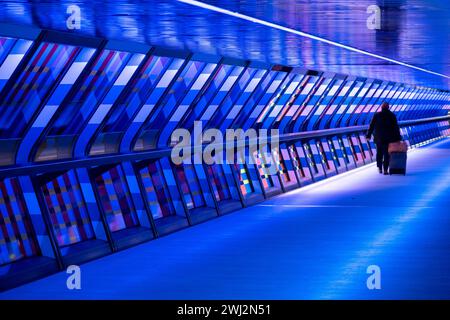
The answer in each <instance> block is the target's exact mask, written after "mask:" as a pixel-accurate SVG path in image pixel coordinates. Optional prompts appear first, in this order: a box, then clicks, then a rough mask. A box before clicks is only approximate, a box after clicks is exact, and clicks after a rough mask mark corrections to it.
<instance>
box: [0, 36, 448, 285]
mask: <svg viewBox="0 0 450 320" xmlns="http://www.w3.org/2000/svg"><path fill="white" fill-rule="evenodd" d="M382 101H388V102H389V103H390V105H391V110H392V111H393V112H394V113H395V114H396V115H397V117H398V119H399V121H400V124H401V133H402V136H403V139H404V140H405V141H407V143H408V144H409V146H410V147H411V148H413V147H417V146H421V145H423V144H426V143H429V142H431V141H435V140H437V139H441V138H443V137H445V136H448V135H449V134H450V125H449V121H448V119H445V116H447V115H448V114H449V108H450V93H449V92H447V91H441V90H435V89H431V88H424V87H415V86H411V85H407V84H402V83H395V82H387V81H381V80H377V79H367V78H359V77H355V76H347V75H342V74H333V73H328V72H322V71H316V70H307V69H302V68H292V67H288V66H280V65H269V64H265V63H259V62H254V61H241V60H236V59H229V58H226V57H221V56H210V55H203V54H198V53H191V52H186V51H173V50H168V49H165V48H160V47H150V46H146V45H141V44H136V43H124V42H117V41H108V40H106V39H98V38H85V37H79V36H74V35H72V34H64V33H58V32H53V31H33V32H32V31H30V29H23V30H22V29H20V28H16V29H7V30H6V29H5V30H0V193H1V194H0V213H1V214H0V280H1V281H0V289H6V288H9V287H13V286H17V285H19V284H21V283H24V282H27V281H31V280H33V279H36V278H39V277H42V276H45V275H48V274H51V273H53V272H56V271H58V270H62V269H63V268H65V267H67V266H68V265H71V264H80V263H83V262H86V261H89V260H92V259H95V258H98V257H101V256H104V255H107V254H110V253H112V252H115V251H118V250H122V249H125V248H127V247H130V246H133V245H136V244H139V243H142V242H145V241H149V240H151V239H154V238H157V237H160V236H163V235H166V234H168V233H171V232H174V231H176V230H180V229H182V228H185V227H188V226H190V225H194V224H196V223H200V222H203V221H206V220H208V219H211V218H214V217H217V216H220V215H223V214H226V213H229V212H232V211H234V210H237V209H239V208H242V207H245V206H249V205H253V204H255V203H258V202H260V201H263V200H264V199H267V198H270V197H272V196H276V195H277V194H280V193H283V192H287V191H289V190H293V189H296V188H301V187H303V186H306V185H308V184H310V183H313V182H316V181H320V180H323V179H326V178H328V177H331V176H334V175H337V174H339V173H342V172H346V171H348V170H351V169H353V168H356V167H360V166H363V165H366V164H369V163H371V162H373V161H374V154H375V153H374V150H375V146H374V144H373V142H372V141H367V140H366V138H365V132H366V130H367V125H368V124H369V122H370V119H371V118H372V116H373V114H374V113H375V112H377V111H378V109H379V106H380V104H381V102H382ZM416 120H420V121H418V122H414V121H416ZM421 120H424V121H421ZM196 122H197V124H198V123H199V122H200V123H201V125H202V127H203V130H206V129H208V128H218V129H220V130H221V132H223V133H225V130H226V129H243V130H249V129H257V130H260V129H278V130H279V136H280V137H281V143H280V145H279V146H278V147H277V148H271V150H272V154H269V155H267V154H263V153H260V152H256V153H252V154H248V155H247V156H248V157H251V158H252V160H254V163H252V164H249V163H233V164H226V163H224V164H217V163H216V164H206V163H201V164H198V163H187V162H188V161H187V162H186V163H182V164H178V165H176V164H174V163H173V162H172V161H171V158H170V150H171V148H172V147H173V145H174V141H172V137H171V135H172V132H173V131H174V130H175V129H177V128H185V129H188V130H189V131H190V132H193V130H194V127H195V123H196ZM305 134H306V135H305ZM244 151H245V152H247V153H248V151H249V150H248V149H245V150H244ZM245 152H244V153H245ZM275 154H276V155H277V157H275ZM195 156H196V154H194V155H193V157H195ZM245 156H246V155H245V154H244V155H242V154H236V155H235V158H239V157H245ZM268 156H269V157H271V156H273V159H268V158H267V157H268ZM270 160H272V161H273V163H275V165H276V170H275V172H271V171H270V170H269V168H268V167H269V166H268V163H270V162H271V161H270Z"/></svg>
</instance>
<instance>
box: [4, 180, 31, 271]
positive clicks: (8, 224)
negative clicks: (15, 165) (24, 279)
mask: <svg viewBox="0 0 450 320" xmlns="http://www.w3.org/2000/svg"><path fill="white" fill-rule="evenodd" d="M38 254H39V248H38V245H37V243H36V240H35V236H34V231H33V227H32V225H31V220H30V217H29V214H28V210H27V208H26V205H25V202H24V198H23V191H22V189H21V187H20V185H19V181H18V179H17V178H8V179H4V180H0V266H1V265H4V264H7V263H10V262H14V261H17V260H20V259H23V258H27V257H32V256H36V255H38Z"/></svg>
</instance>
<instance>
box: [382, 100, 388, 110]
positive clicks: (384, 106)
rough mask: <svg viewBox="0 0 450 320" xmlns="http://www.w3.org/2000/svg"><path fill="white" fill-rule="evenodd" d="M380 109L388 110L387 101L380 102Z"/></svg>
mask: <svg viewBox="0 0 450 320" xmlns="http://www.w3.org/2000/svg"><path fill="white" fill-rule="evenodd" d="M381 110H389V103H387V102H386V101H384V102H383V103H382V104H381Z"/></svg>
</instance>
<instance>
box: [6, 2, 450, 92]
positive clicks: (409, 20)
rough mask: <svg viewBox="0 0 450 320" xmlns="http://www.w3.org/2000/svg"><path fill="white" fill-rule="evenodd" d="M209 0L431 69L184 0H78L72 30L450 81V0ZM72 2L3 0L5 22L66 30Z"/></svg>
mask: <svg viewBox="0 0 450 320" xmlns="http://www.w3.org/2000/svg"><path fill="white" fill-rule="evenodd" d="M203 3H205V4H209V5H213V6H218V7H221V8H223V9H226V10H230V11H231V12H239V13H240V14H243V15H247V16H250V17H254V18H257V19H262V20H264V21H266V22H270V23H274V24H278V25H280V26H283V27H288V28H292V29H294V30H297V31H302V32H306V33H309V34H311V35H314V36H318V37H322V38H324V39H327V40H331V41H334V42H336V43H338V44H342V45H345V46H349V47H352V48H357V49H359V50H364V51H367V52H369V53H372V54H375V55H380V56H383V57H387V58H389V59H394V60H396V61H399V62H401V63H403V64H410V65H414V66H417V67H418V68H422V69H425V70H428V71H430V72H424V71H420V70H416V69H413V68H410V67H408V66H404V65H400V64H396V63H393V62H390V61H386V60H382V59H378V58H376V57H373V56H370V55H366V54H362V53H358V52H353V51H349V50H347V49H345V48H340V47H336V46H332V45H329V44H327V43H323V42H320V41H317V40H313V39H310V38H307V37H303V36H300V35H295V34H292V33H289V32H285V31H281V30H277V29H275V28H271V27H269V26H265V25H261V24H257V23H254V22H251V21H246V20H243V19H239V18H237V17H232V16H229V15H227V14H223V13H218V12H213V11H211V10H208V9H205V8H200V7H196V6H192V5H190V4H186V3H182V2H180V1H177V0H160V1H155V0H146V1H124V0H119V1H114V2H111V3H106V2H103V1H77V2H76V4H77V5H78V6H79V7H80V8H81V16H82V20H81V29H80V30H74V31H72V32H75V33H78V34H84V35H90V36H97V37H105V38H108V39H118V40H131V41H136V42H145V43H148V44H152V45H161V46H165V47H171V48H177V49H188V50H191V51H194V52H202V53H209V54H218V55H223V56H228V57H234V58H241V59H251V60H259V61H265V62H270V63H278V64H284V65H289V66H304V67H307V68H311V69H315V70H323V71H332V72H338V73H345V74H350V75H357V76H363V77H370V78H378V79H384V80H390V81H397V82H403V83H409V84H414V85H419V86H427V87H435V88H440V89H446V90H448V89H449V88H450V80H449V78H448V77H449V76H450V64H449V62H448V61H449V59H448V56H449V55H450V46H449V44H448V43H449V40H450V33H449V32H448V30H450V19H449V18H450V4H449V3H445V2H444V1H437V0H431V1H426V3H425V2H424V1H419V0H413V1H405V0H389V1H380V0H361V1H358V2H357V3H354V2H349V1H347V0H331V1H320V2H319V1H314V2H311V1H306V0H295V1H288V0H247V1H244V0H230V1H217V0H204V1H203ZM72 4H74V3H73V1H45V2H40V1H24V2H20V3H19V2H16V1H1V2H0V5H1V7H2V10H1V11H0V21H1V22H9V23H17V24H26V25H33V26H37V27H40V28H47V29H53V30H64V31H67V27H66V19H67V17H68V14H67V13H66V10H67V7H68V6H70V5H72ZM374 4H377V5H378V6H379V7H380V8H381V29H380V30H369V29H368V28H367V26H366V22H367V19H368V17H369V16H370V14H369V13H367V8H368V7H369V6H370V5H374ZM435 73H437V74H438V75H436V74H435ZM439 74H440V75H439Z"/></svg>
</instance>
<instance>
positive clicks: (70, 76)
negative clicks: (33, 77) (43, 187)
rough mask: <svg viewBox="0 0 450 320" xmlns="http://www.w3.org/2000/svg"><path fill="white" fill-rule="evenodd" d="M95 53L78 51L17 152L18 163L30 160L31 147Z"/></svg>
mask: <svg viewBox="0 0 450 320" xmlns="http://www.w3.org/2000/svg"><path fill="white" fill-rule="evenodd" d="M94 53H95V49H91V48H84V49H80V50H78V52H77V55H76V57H75V58H74V59H73V63H71V65H70V67H69V68H67V71H66V73H65V75H64V77H60V81H59V83H58V85H57V86H56V87H55V89H54V90H53V92H52V93H51V94H50V95H49V97H48V99H47V101H46V104H45V106H44V107H42V108H41V110H40V111H39V115H38V116H37V117H36V118H35V120H34V122H33V124H32V125H31V127H30V128H29V129H28V131H27V132H26V133H25V136H24V138H23V140H22V142H21V144H20V146H19V150H18V152H17V157H16V162H17V163H26V162H28V161H29V160H30V157H31V156H32V149H31V148H30V146H33V145H35V144H36V142H37V141H38V140H39V137H40V135H41V134H42V132H44V130H45V128H46V127H47V125H48V124H49V123H50V121H51V119H52V117H53V116H54V114H55V113H56V112H57V110H58V109H59V107H60V105H61V103H62V102H63V100H64V99H65V98H66V96H67V94H68V93H69V91H70V89H71V88H72V86H73V84H74V83H75V82H76V81H77V80H78V78H79V76H80V74H81V73H82V72H83V70H84V69H85V68H86V65H87V63H88V62H89V61H90V59H91V58H92V56H93V54H94ZM50 159H51V157H50ZM36 160H47V158H46V156H45V154H38V155H37V159H36Z"/></svg>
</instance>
